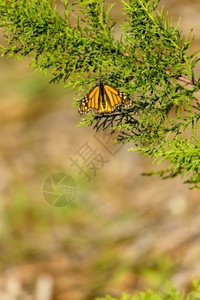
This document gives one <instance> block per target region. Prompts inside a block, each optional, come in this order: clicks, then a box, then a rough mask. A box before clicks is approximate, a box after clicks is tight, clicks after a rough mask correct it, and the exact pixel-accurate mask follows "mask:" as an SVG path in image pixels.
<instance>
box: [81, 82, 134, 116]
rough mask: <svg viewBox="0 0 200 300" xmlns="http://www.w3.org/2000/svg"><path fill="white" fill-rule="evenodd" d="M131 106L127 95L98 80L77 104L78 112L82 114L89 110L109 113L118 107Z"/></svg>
mask: <svg viewBox="0 0 200 300" xmlns="http://www.w3.org/2000/svg"><path fill="white" fill-rule="evenodd" d="M130 106H131V100H130V99H129V97H128V96H127V95H126V94H125V93H123V92H120V91H118V90H116V89H115V88H113V87H111V86H110V85H107V84H104V83H103V82H100V84H99V85H98V86H96V87H94V88H93V89H92V90H91V91H90V92H89V94H88V95H86V96H85V97H84V98H83V99H82V101H81V104H80V106H79V113H80V114H81V115H84V114H86V113H89V112H94V113H96V114H105V113H108V114H111V113H113V112H115V111H116V110H117V109H119V107H123V108H128V107H130Z"/></svg>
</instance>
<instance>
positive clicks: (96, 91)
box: [79, 86, 100, 115]
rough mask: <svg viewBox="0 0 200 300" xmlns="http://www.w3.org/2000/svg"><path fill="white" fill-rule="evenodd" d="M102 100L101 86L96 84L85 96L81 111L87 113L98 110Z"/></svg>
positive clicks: (80, 107)
mask: <svg viewBox="0 0 200 300" xmlns="http://www.w3.org/2000/svg"><path fill="white" fill-rule="evenodd" d="M99 102H100V88H99V86H96V87H95V88H93V89H92V90H91V91H90V92H89V94H88V95H87V96H85V97H84V98H83V100H82V101H81V104H80V106H79V113H80V114H81V115H82V114H86V113H89V112H92V111H94V112H97V111H98V108H99Z"/></svg>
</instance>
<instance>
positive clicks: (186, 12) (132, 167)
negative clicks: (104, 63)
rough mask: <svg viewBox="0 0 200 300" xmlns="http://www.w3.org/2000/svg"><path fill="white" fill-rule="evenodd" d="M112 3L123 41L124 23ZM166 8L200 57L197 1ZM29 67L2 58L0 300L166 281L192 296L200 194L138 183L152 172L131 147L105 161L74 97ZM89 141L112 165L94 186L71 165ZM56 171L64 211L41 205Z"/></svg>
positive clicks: (59, 299)
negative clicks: (69, 186)
mask: <svg viewBox="0 0 200 300" xmlns="http://www.w3.org/2000/svg"><path fill="white" fill-rule="evenodd" d="M115 2H117V4H116V6H115V7H114V8H113V9H112V15H113V16H114V17H115V18H116V19H117V22H118V23H117V27H116V32H115V34H116V37H119V36H120V29H119V25H120V23H121V22H122V21H123V16H122V11H121V6H120V3H119V1H115ZM161 5H164V6H165V9H166V10H168V11H169V15H170V16H172V17H173V23H174V24H176V23H177V21H178V19H179V17H181V24H180V29H182V32H183V35H187V34H188V33H189V31H190V28H191V27H194V34H195V40H194V43H193V46H192V49H191V51H194V50H197V49H199V46H200V18H199V15H200V2H199V1H198V0H190V1H189V0H179V1H178V0H162V1H161ZM28 65H29V60H28V59H24V60H23V61H17V60H14V59H7V58H1V59H0V70H1V72H0V116H1V117H0V136H1V139H0V191H1V193H0V197H1V199H0V299H9V300H10V299H22V300H27V299H33V300H40V299H41V300H50V299H55V300H64V299H65V300H66V299H70V300H86V299H88V300H90V299H94V298H95V297H97V296H103V295H105V294H111V295H113V296H116V297H118V296H120V295H121V293H122V292H128V293H131V294H132V293H134V291H136V290H138V289H146V288H155V289H159V290H162V289H163V285H164V284H165V283H166V281H168V280H170V281H171V282H172V283H173V284H174V286H175V287H177V288H179V289H181V290H182V291H187V290H188V289H190V286H191V281H192V279H193V278H194V277H197V278H199V279H200V191H199V190H189V187H188V186H187V185H184V184H183V182H182V179H181V178H174V179H168V180H161V179H160V178H158V177H143V176H141V173H143V172H148V171H151V170H153V169H154V166H152V164H151V161H150V159H148V158H144V157H142V156H141V155H138V154H137V153H132V152H128V151H127V150H128V149H129V148H130V147H131V146H133V145H131V144H129V145H124V146H123V147H122V148H120V149H117V150H119V151H116V153H115V155H114V154H113V153H114V152H115V150H116V148H115V147H116V146H113V147H112V146H109V149H111V150H112V151H111V152H112V153H109V152H108V151H107V149H106V148H105V147H104V146H105V143H106V142H105V140H104V138H103V137H102V136H100V135H99V136H98V139H101V141H103V145H104V146H102V144H101V143H99V142H98V140H97V138H96V137H95V135H94V134H95V131H94V130H93V129H92V128H90V127H78V126H77V125H78V124H79V122H80V120H81V119H80V116H79V115H78V113H77V107H73V106H72V102H73V100H74V98H75V97H76V94H75V91H72V90H71V89H66V88H64V87H63V86H62V85H58V84H49V80H50V77H49V76H48V75H47V76H43V75H42V74H40V73H35V71H34V70H33V69H32V68H31V67H29V66H28ZM197 71H198V70H197ZM87 141H88V144H89V146H90V147H91V148H92V149H93V150H96V151H97V153H100V154H101V155H102V156H103V157H104V158H105V159H106V160H107V162H106V163H105V165H103V166H102V165H101V166H100V170H98V171H97V172H96V174H93V176H92V178H91V180H90V181H89V182H88V180H87V177H86V176H85V175H84V174H82V175H81V174H79V170H78V168H76V167H75V166H72V165H71V161H70V158H76V155H77V153H76V152H77V151H78V150H80V149H81V147H83V145H84V144H85V142H87ZM55 173H65V174H67V175H69V176H71V177H72V178H73V179H74V180H75V182H76V185H77V194H76V198H75V199H74V201H73V202H72V203H71V204H70V205H66V206H65V207H55V205H51V204H49V203H48V201H46V200H45V199H44V197H43V189H44V187H43V185H44V182H45V180H46V178H48V177H49V176H51V175H52V174H55ZM51 178H52V177H51ZM54 187H55V191H56V192H57V193H59V191H58V185H57V186H56V184H55V186H54ZM3 297H7V298H3ZM17 297H18V298H17Z"/></svg>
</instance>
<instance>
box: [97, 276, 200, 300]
mask: <svg viewBox="0 0 200 300" xmlns="http://www.w3.org/2000/svg"><path fill="white" fill-rule="evenodd" d="M198 299H200V284H199V282H198V280H194V282H193V288H192V290H191V291H190V292H189V293H188V295H184V294H183V293H180V292H178V291H177V290H176V289H175V288H173V287H172V286H170V285H168V287H167V288H166V290H165V291H164V292H157V291H152V290H147V291H146V292H137V293H136V294H135V295H133V296H131V295H128V294H124V295H122V297H121V298H115V297H111V296H106V297H105V298H96V300H198Z"/></svg>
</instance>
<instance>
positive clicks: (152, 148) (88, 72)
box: [0, 0, 200, 188]
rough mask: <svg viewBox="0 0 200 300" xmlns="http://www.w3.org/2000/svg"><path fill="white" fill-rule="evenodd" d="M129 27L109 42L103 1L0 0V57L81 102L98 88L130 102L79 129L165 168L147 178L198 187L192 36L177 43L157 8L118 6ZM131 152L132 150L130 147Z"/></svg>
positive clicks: (198, 85)
mask: <svg viewBox="0 0 200 300" xmlns="http://www.w3.org/2000/svg"><path fill="white" fill-rule="evenodd" d="M121 2H122V5H123V8H124V13H125V14H126V20H125V22H124V24H123V25H122V32H123V34H122V37H121V39H120V40H119V39H116V38H115V37H114V29H115V23H116V22H115V20H113V19H112V18H111V16H110V15H111V13H112V10H111V9H112V6H113V4H110V5H105V3H104V0H79V1H78V0H77V1H73V2H72V5H69V3H68V1H67V0H61V4H60V5H59V6H56V5H55V3H53V2H52V1H50V0H42V1H41V0H4V1H1V3H0V15H1V18H0V28H1V32H3V35H4V38H5V41H6V44H5V43H4V46H3V45H1V53H2V55H6V56H8V57H13V56H15V55H16V56H17V57H18V58H24V57H25V56H29V57H30V60H31V64H32V66H33V67H34V68H36V69H37V70H41V71H43V72H47V71H50V72H51V82H54V83H58V82H60V83H63V84H64V85H65V86H71V87H73V88H76V90H77V91H78V92H79V93H80V94H81V97H83V96H84V95H85V94H87V93H88V91H89V90H90V89H91V88H92V87H94V86H95V85H96V84H97V83H98V82H99V81H103V82H106V83H107V84H109V85H111V86H114V87H116V88H117V89H119V90H121V91H122V92H124V93H126V94H128V95H129V97H130V98H131V99H132V101H133V105H132V107H131V108H129V109H124V110H123V111H119V112H117V113H114V114H111V115H96V116H95V115H92V116H89V117H88V118H86V119H85V120H84V122H83V123H82V124H89V125H90V124H94V126H95V127H96V129H98V130H100V129H105V128H107V127H108V126H109V125H110V126H112V127H114V128H115V130H118V131H119V141H120V142H122V143H128V142H129V143H131V144H130V145H131V146H132V148H131V149H130V150H131V151H138V152H140V153H143V154H144V155H145V156H150V157H151V158H152V160H153V162H158V163H161V162H166V163H167V167H166V164H165V169H163V170H161V171H156V172H152V173H151V174H155V173H156V174H160V175H161V176H162V177H163V178H166V177H174V176H177V175H181V176H182V177H183V179H184V182H187V183H190V184H192V185H191V186H192V187H196V188H199V187H200V141H199V137H198V135H199V131H198V124H199V118H200V105H199V101H198V99H197V96H196V95H197V92H198V91H199V89H200V78H199V74H195V73H194V68H195V67H196V65H197V63H198V61H199V59H198V57H197V53H191V51H190V46H191V43H192V40H193V39H192V38H191V33H190V35H189V36H188V37H183V36H182V35H181V32H180V30H179V29H178V26H176V27H174V26H173V25H172V22H171V19H170V18H169V17H168V15H167V14H165V13H164V12H163V10H158V8H157V7H158V4H159V0H121ZM133 145H134V146H133Z"/></svg>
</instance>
